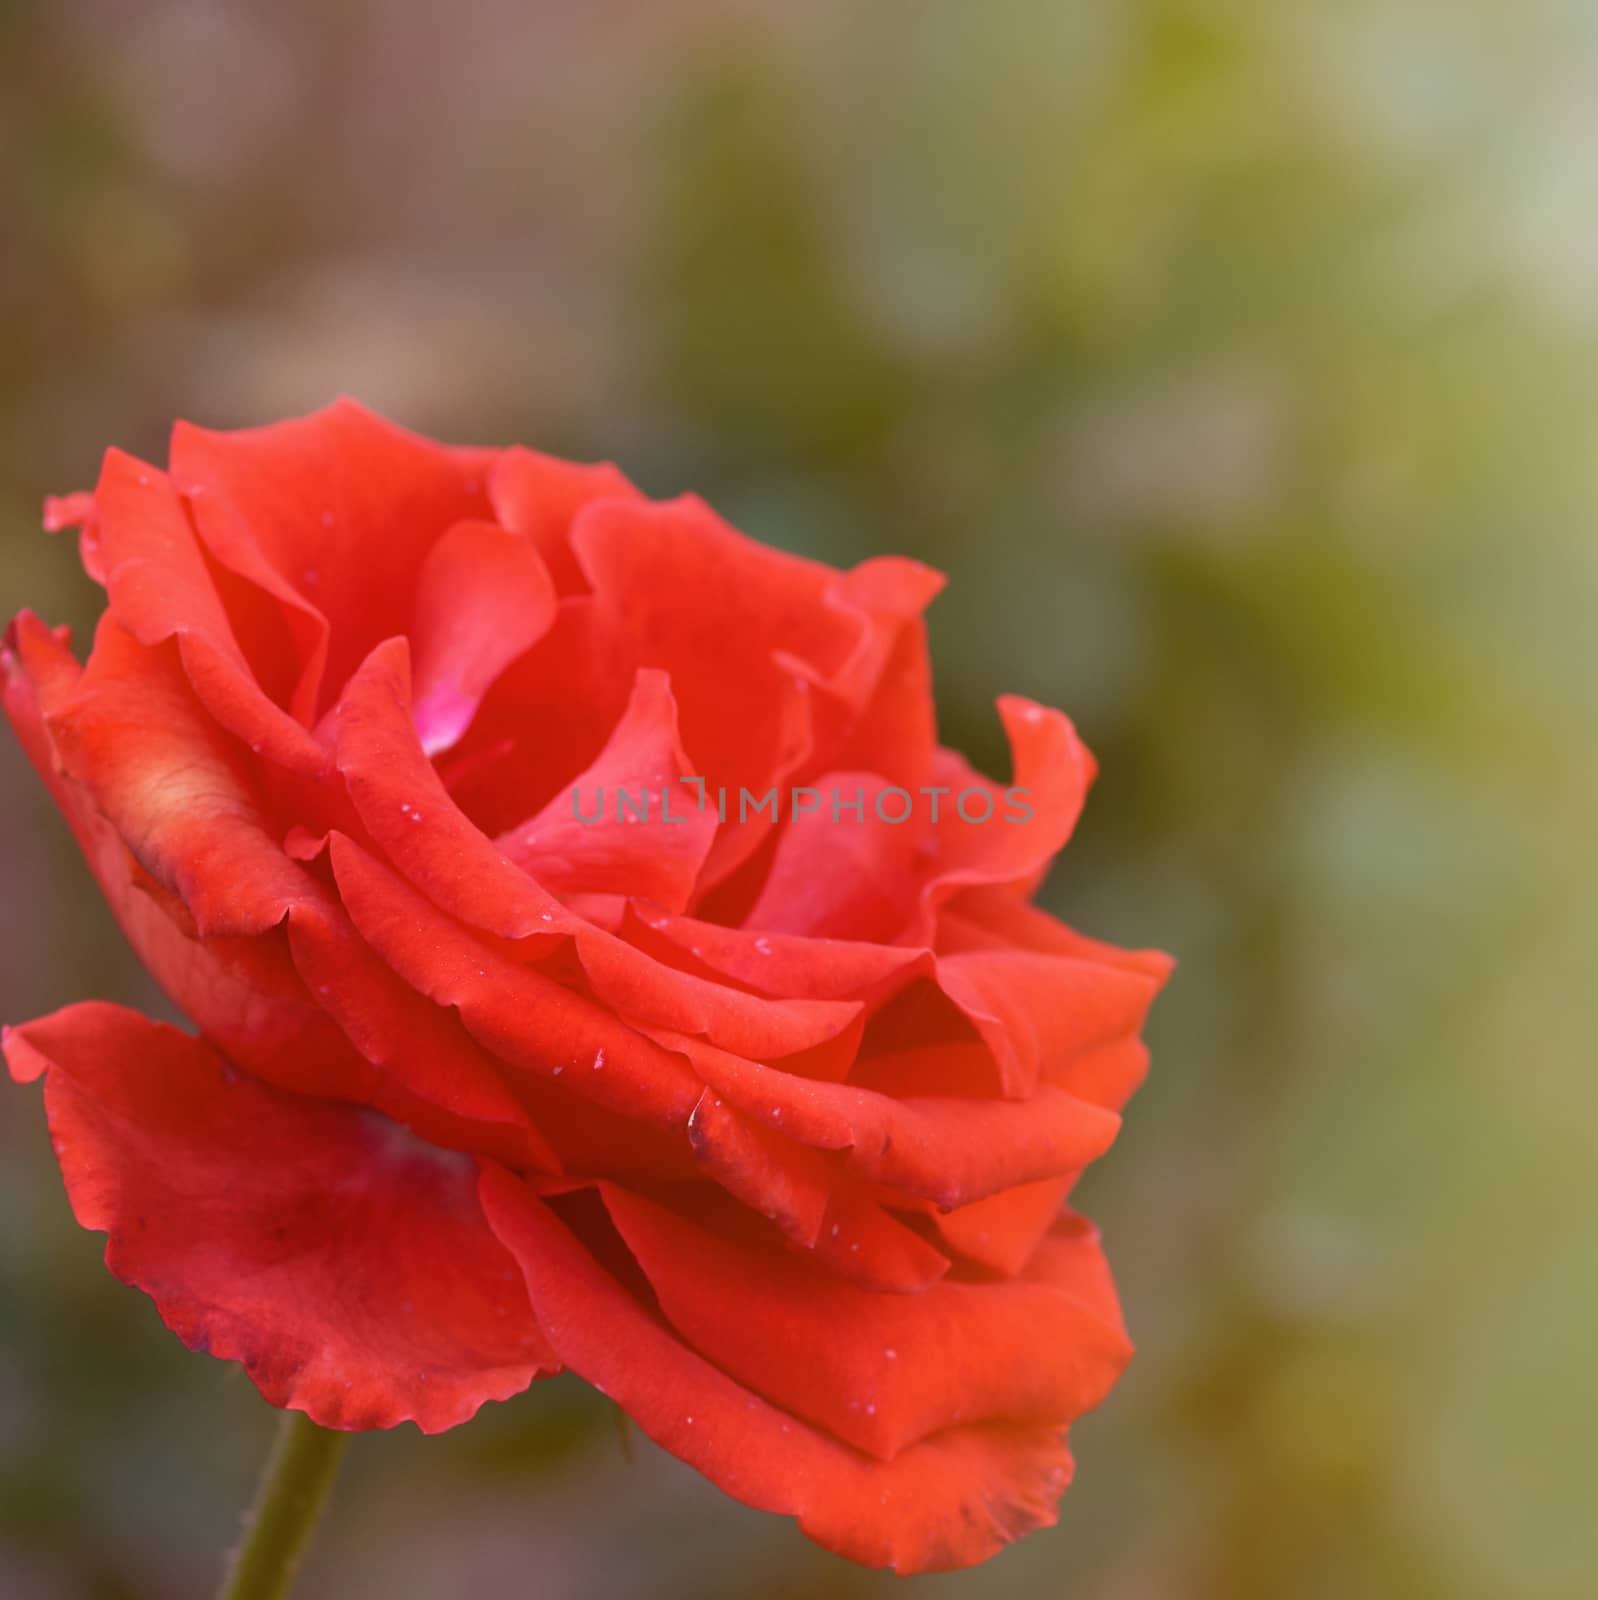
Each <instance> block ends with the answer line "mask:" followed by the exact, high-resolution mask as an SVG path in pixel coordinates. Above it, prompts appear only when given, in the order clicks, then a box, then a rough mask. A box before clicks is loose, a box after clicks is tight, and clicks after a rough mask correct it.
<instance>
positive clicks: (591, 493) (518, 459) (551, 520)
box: [488, 445, 643, 595]
mask: <svg viewBox="0 0 1598 1600" xmlns="http://www.w3.org/2000/svg"><path fill="white" fill-rule="evenodd" d="M488 496H489V500H490V502H491V503H492V505H493V507H494V515H495V516H496V517H497V518H498V519H499V520H500V522H502V523H503V524H504V525H505V526H506V527H507V528H514V529H515V530H516V531H517V532H518V533H521V534H525V535H526V536H527V537H528V538H529V539H530V540H531V541H532V544H533V547H534V548H535V549H536V550H537V551H538V553H539V555H540V556H542V557H543V559H544V564H545V565H546V566H547V567H548V568H549V571H550V573H551V575H552V576H553V578H554V580H555V586H556V588H557V589H558V591H559V592H560V593H561V594H563V595H568V594H577V593H580V592H582V591H583V590H585V589H586V588H587V581H586V580H585V579H584V577H583V575H582V572H581V570H580V569H579V568H578V565H577V557H576V556H575V555H574V554H573V552H572V548H571V528H572V521H573V519H574V518H575V517H576V515H577V513H578V512H579V511H580V510H582V508H583V507H584V506H586V505H588V504H589V503H590V502H591V501H595V500H631V501H639V500H642V499H643V496H642V495H641V494H639V492H638V491H637V490H636V489H635V488H634V487H633V486H632V484H630V483H629V482H628V481H627V479H626V478H624V477H623V476H622V474H621V473H620V472H619V471H618V470H617V468H616V467H614V466H613V465H611V463H610V462H608V461H602V462H599V463H597V464H595V465H593V466H585V465H582V464H579V463H577V462H573V461H560V460H557V459H556V458H555V457H554V456H546V455H541V454H540V453H539V452H538V451H536V450H528V449H525V448H523V447H522V446H520V445H517V446H515V447H514V448H512V449H510V450H507V451H505V453H504V454H503V455H502V456H501V457H500V458H499V460H498V461H496V462H495V464H494V469H493V471H492V473H491V474H490V475H489V480H488Z"/></svg>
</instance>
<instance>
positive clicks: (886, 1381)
mask: <svg viewBox="0 0 1598 1600" xmlns="http://www.w3.org/2000/svg"><path fill="white" fill-rule="evenodd" d="M601 1192H602V1194H603V1196H604V1201H605V1206H606V1208H607V1209H608V1210H609V1212H610V1216H611V1220H612V1221H613V1222H614V1223H615V1224H616V1227H617V1229H618V1230H619V1231H620V1233H621V1236H622V1238H623V1239H624V1240H626V1242H627V1248H628V1249H629V1250H631V1251H632V1253H633V1256H634V1258H635V1259H636V1260H637V1262H638V1264H639V1265H640V1266H641V1267H642V1268H643V1270H644V1273H645V1276H647V1277H648V1279H649V1282H650V1286H651V1287H652V1288H653V1289H654V1291H655V1294H656V1296H657V1297H658V1299H659V1301H660V1306H661V1310H662V1311H663V1312H664V1313H665V1316H666V1319H667V1320H668V1321H669V1322H670V1323H671V1324H672V1326H673V1327H674V1328H675V1329H676V1330H677V1332H678V1334H679V1335H680V1336H681V1337H682V1338H683V1339H684V1340H686V1341H687V1342H688V1343H689V1344H691V1345H692V1346H693V1347H694V1348H695V1349H696V1350H698V1351H699V1353H700V1354H701V1355H703V1356H704V1357H706V1359H707V1360H710V1361H713V1362H715V1364H716V1365H717V1366H718V1367H720V1368H721V1369H722V1370H723V1371H724V1372H726V1373H728V1374H729V1375H730V1376H732V1377H734V1378H736V1379H737V1380H738V1381H739V1382H740V1383H743V1384H745V1385H747V1386H748V1387H749V1388H751V1389H753V1390H755V1391H756V1392H758V1393H759V1394H761V1395H764V1396H765V1398H767V1399H768V1400H771V1401H773V1402H774V1403H776V1404H778V1405H781V1406H783V1407H784V1408H785V1409H787V1410H789V1411H792V1412H794V1413H796V1414H797V1415H799V1416H803V1417H805V1418H807V1419H808V1420H810V1421H811V1422H814V1423H816V1424H817V1425H818V1426H820V1427H823V1428H825V1429H827V1431H828V1432H830V1433H834V1434H836V1435H837V1436H838V1437H839V1438H840V1439H844V1440H847V1442H848V1443H850V1444H852V1445H854V1446H855V1448H856V1449H858V1450H864V1451H866V1452H867V1453H868V1454H870V1455H874V1456H878V1457H880V1458H881V1459H883V1460H892V1459H893V1457H894V1456H896V1455H898V1454H899V1452H900V1451H901V1450H903V1449H905V1448H906V1446H908V1445H911V1444H914V1443H915V1442H916V1440H918V1439H923V1438H925V1437H926V1436H927V1435H928V1434H931V1433H935V1432H937V1431H939V1430H941V1429H943V1428H946V1427H949V1426H950V1425H952V1424H953V1423H956V1422H981V1421H989V1420H995V1419H1007V1420H1009V1421H1012V1422H1027V1421H1033V1422H1041V1421H1046V1422H1054V1423H1058V1424H1060V1425H1061V1426H1064V1425H1065V1424H1066V1423H1068V1422H1071V1421H1073V1420H1074V1419H1075V1418H1077V1417H1079V1416H1080V1415H1081V1414H1082V1413H1083V1412H1084V1411H1089V1410H1091V1409H1092V1408H1093V1407H1094V1406H1096V1405H1098V1404H1099V1402H1100V1401H1101V1400H1103V1398H1104V1397H1105V1395H1106V1394H1108V1393H1109V1390H1110V1386H1111V1385H1112V1384H1113V1383H1114V1382H1115V1380H1116V1378H1118V1377H1119V1376H1120V1374H1121V1370H1122V1368H1124V1367H1125V1365H1126V1363H1127V1361H1128V1360H1129V1359H1130V1357H1131V1354H1132V1350H1131V1346H1130V1345H1129V1344H1128V1343H1127V1338H1126V1333H1125V1331H1124V1329H1123V1328H1122V1326H1121V1315H1120V1308H1119V1306H1118V1305H1117V1304H1116V1301H1115V1297H1114V1295H1113V1294H1110V1295H1108V1296H1104V1295H1101V1294H1100V1292H1099V1290H1100V1285H1101V1284H1102V1283H1103V1282H1104V1281H1105V1275H1104V1274H1103V1272H1102V1270H1101V1269H1100V1266H1099V1261H1100V1257H1099V1249H1098V1242H1097V1237H1096V1235H1095V1234H1094V1233H1093V1231H1092V1230H1091V1229H1089V1228H1086V1227H1084V1226H1083V1225H1082V1224H1081V1223H1080V1222H1076V1223H1074V1224H1071V1225H1068V1227H1067V1228H1066V1229H1065V1230H1064V1231H1062V1233H1061V1234H1059V1235H1058V1236H1057V1237H1056V1238H1055V1239H1054V1240H1051V1241H1050V1242H1049V1244H1048V1245H1046V1246H1045V1247H1044V1248H1043V1249H1041V1250H1040V1251H1039V1252H1038V1256H1037V1259H1036V1261H1035V1262H1034V1263H1033V1267H1032V1269H1031V1270H1030V1271H1029V1272H1028V1274H1027V1276H1026V1277H1025V1278H1017V1279H1003V1280H1000V1281H999V1282H996V1283H951V1282H943V1283H939V1284H935V1285H933V1286H932V1287H930V1288H928V1289H926V1290H924V1291H923V1292H922V1293H920V1294H880V1293H874V1292H873V1291H871V1290H869V1289H865V1288H862V1287H860V1286H859V1285H858V1284H853V1283H846V1282H843V1281H842V1280H840V1279H839V1278H837V1277H836V1276H835V1275H833V1274H832V1273H830V1272H828V1271H826V1270H825V1269H823V1268H820V1267H818V1266H816V1265H815V1264H814V1263H813V1262H810V1261H805V1260H801V1259H799V1258H797V1257H795V1256H792V1255H779V1254H777V1253H776V1252H774V1251H772V1250H769V1249H763V1248H760V1247H758V1246H756V1245H751V1244H744V1243H734V1242H733V1241H731V1240H729V1239H725V1238H721V1237H718V1236H717V1234H715V1233H713V1232H712V1231H710V1230H709V1229H707V1228H703V1227H700V1226H698V1225H697V1224H695V1223H693V1222H690V1221H688V1220H686V1219H685V1218H683V1217H680V1216H677V1215H676V1214H675V1213H673V1212H671V1211H668V1210H667V1209H666V1208H665V1207H663V1206H659V1205H656V1204H654V1203H653V1202H652V1201H649V1200H646V1199H644V1198H642V1197H641V1196H639V1195H636V1194H631V1193H629V1192H628V1191H627V1190H625V1189H620V1188H617V1187H616V1186H615V1185H614V1184H605V1185H602V1187H601Z"/></svg>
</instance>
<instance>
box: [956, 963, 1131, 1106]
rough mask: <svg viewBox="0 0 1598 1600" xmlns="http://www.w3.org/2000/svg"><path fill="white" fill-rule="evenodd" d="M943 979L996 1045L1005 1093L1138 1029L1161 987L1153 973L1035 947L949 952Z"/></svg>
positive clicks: (1024, 1089) (1026, 1089)
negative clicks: (1040, 951)
mask: <svg viewBox="0 0 1598 1600" xmlns="http://www.w3.org/2000/svg"><path fill="white" fill-rule="evenodd" d="M938 982H939V984H940V986H941V987H942V989H943V991H944V993H945V994H947V995H948V996H949V998H950V999H952V1000H953V1001H954V1002H955V1004H956V1005H958V1006H959V1007H960V1009H961V1010H962V1011H963V1012H964V1013H965V1014H966V1016H967V1017H969V1018H970V1019H971V1022H972V1023H973V1025H974V1026H975V1027H976V1030H977V1032H978V1033H979V1034H980V1035H981V1036H982V1039H983V1041H984V1042H985V1043H986V1044H987V1046H988V1048H989V1049H990V1050H991V1051H992V1052H993V1058H994V1060H995V1061H996V1062H997V1064H998V1068H999V1086H1000V1091H1001V1093H1003V1094H1004V1095H1006V1096H1008V1097H1010V1098H1023V1099H1024V1098H1025V1097H1026V1096H1028V1095H1030V1094H1031V1093H1032V1092H1033V1090H1034V1089H1036V1087H1037V1085H1038V1079H1039V1076H1040V1075H1041V1073H1042V1071H1043V1068H1044V1067H1045V1066H1055V1067H1058V1066H1060V1065H1063V1063H1065V1062H1066V1061H1069V1060H1070V1059H1071V1057H1073V1056H1076V1055H1080V1054H1081V1053H1082V1052H1083V1051H1086V1050H1090V1049H1093V1048H1094V1047H1095V1046H1098V1045H1101V1044H1105V1043H1107V1042H1108V1041H1110V1040H1112V1039H1118V1038H1121V1037H1122V1036H1123V1035H1126V1034H1132V1033H1136V1031H1137V1030H1138V1029H1139V1028H1140V1027H1141V1026H1142V1025H1143V1018H1144V1015H1145V1014H1146V1013H1147V1011H1148V1008H1149V1005H1150V1004H1151V1002H1152V1001H1153V999H1154V996H1155V994H1156V992H1157V991H1158V989H1159V986H1160V985H1159V980H1158V979H1156V978H1153V977H1151V976H1149V975H1148V974H1147V973H1142V972H1135V971H1128V970H1127V969H1126V968H1124V967H1112V966H1106V965H1102V964H1100V963H1098V962H1093V961H1081V960H1075V959H1073V958H1071V957H1069V956H1050V955H1038V954H1034V953H1033V952H1031V951H1027V950H978V951H970V952H967V953H965V954H963V955H957V956H943V957H941V958H940V959H939V961H938Z"/></svg>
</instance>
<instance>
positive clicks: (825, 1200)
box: [688, 1089, 949, 1294]
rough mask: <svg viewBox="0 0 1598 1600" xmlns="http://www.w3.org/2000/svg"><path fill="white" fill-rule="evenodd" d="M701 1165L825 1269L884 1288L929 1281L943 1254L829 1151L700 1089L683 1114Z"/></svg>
mask: <svg viewBox="0 0 1598 1600" xmlns="http://www.w3.org/2000/svg"><path fill="white" fill-rule="evenodd" d="M688 1138H689V1141H690V1142H691V1143H692V1145H693V1148H694V1154H695V1156H696V1157H697V1158H698V1160H699V1162H700V1164H701V1166H702V1167H703V1168H704V1170H705V1171H706V1172H708V1173H709V1174H710V1175H711V1176H712V1177H713V1178H714V1179H715V1180H716V1182H717V1183H719V1184H720V1185H721V1186H722V1187H723V1188H724V1189H726V1191H727V1192H728V1193H729V1194H731V1195H733V1196H734V1197H735V1198H736V1199H738V1200H740V1201H742V1202H743V1203H744V1204H745V1205H746V1206H749V1207H750V1208H751V1209H752V1210H755V1211H758V1212H760V1213H761V1214H762V1215H763V1216H766V1217H769V1218H770V1219H771V1220H772V1221H773V1222H775V1223H776V1224H777V1226H778V1227H779V1228H781V1229H782V1231H783V1233H784V1234H786V1235H787V1236H788V1238H789V1239H790V1240H792V1242H793V1243H794V1244H795V1245H796V1246H798V1247H799V1248H800V1249H802V1250H804V1251H805V1252H807V1253H808V1254H809V1255H810V1256H811V1258H812V1259H814V1260H816V1261H819V1262H821V1263H823V1264H824V1265H826V1266H827V1267H828V1268H829V1269H830V1270H831V1271H833V1272H836V1273H839V1274H841V1275H842V1276H844V1277H846V1278H850V1279H852V1280H853V1281H854V1282H856V1283H860V1284H864V1285H865V1286H866V1287H867V1288H869V1289H880V1290H882V1291H884V1292H885V1293H891V1294H906V1293H911V1292H913V1291H915V1290H919V1289H925V1288H927V1287H928V1286H929V1285H930V1284H933V1283H936V1282H937V1281H938V1279H939V1278H941V1277H942V1276H943V1275H944V1273H946V1272H947V1271H948V1270H949V1260H948V1257H947V1256H944V1255H942V1254H941V1253H940V1252H938V1251H937V1250H935V1249H934V1248H933V1247H932V1246H931V1245H929V1244H928V1243H927V1242H926V1241H925V1240H924V1239H922V1238H921V1237H920V1235H919V1234H917V1233H915V1232H914V1231H913V1230H912V1229H910V1228H907V1227H906V1226H905V1225H904V1224H903V1223H902V1222H900V1221H899V1220H898V1219H897V1218H895V1217H893V1216H891V1215H890V1214H889V1213H888V1212H887V1211H886V1210H885V1209H884V1208H883V1206H882V1204H881V1202H880V1201H879V1200H877V1198H876V1197H875V1196H874V1195H873V1194H872V1193H871V1192H870V1191H869V1189H868V1187H867V1186H866V1185H865V1184H864V1183H862V1182H861V1180H860V1179H858V1178H856V1177H854V1176H853V1175H852V1174H851V1173H849V1172H847V1171H846V1170H844V1169H843V1168H842V1167H841V1165H840V1164H839V1163H838V1161H837V1160H836V1158H835V1157H833V1156H830V1155H825V1154H823V1153H822V1152H820V1151H817V1150H813V1149H811V1148H809V1147H808V1146H806V1145H802V1144H796V1143H794V1141H793V1140H791V1139H787V1138H784V1137H782V1135H781V1132H780V1126H779V1125H777V1124H773V1126H772V1127H769V1128H768V1127H762V1126H760V1125H758V1124H757V1123H756V1122H755V1121H754V1119H753V1118H751V1117H748V1116H745V1115H743V1114H741V1113H740V1112H737V1111H734V1110H733V1109H732V1107H731V1106H729V1105H728V1104H727V1103H726V1102H725V1101H724V1100H722V1099H721V1097H720V1096H719V1095H717V1094H716V1093H715V1092H714V1091H712V1090H709V1089H707V1090H706V1091H705V1093H704V1094H703V1096H702V1097H701V1098H700V1101H699V1104H698V1105H697V1106H695V1107H694V1114H693V1115H692V1116H691V1117H690V1118H689V1119H688Z"/></svg>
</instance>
